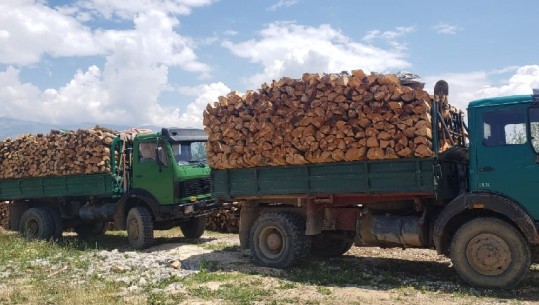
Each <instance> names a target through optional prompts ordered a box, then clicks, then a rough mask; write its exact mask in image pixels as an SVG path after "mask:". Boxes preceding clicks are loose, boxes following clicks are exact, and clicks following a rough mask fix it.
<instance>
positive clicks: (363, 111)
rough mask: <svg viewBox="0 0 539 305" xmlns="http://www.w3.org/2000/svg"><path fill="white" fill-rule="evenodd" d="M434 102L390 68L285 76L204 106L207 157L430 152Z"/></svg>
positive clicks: (222, 162) (232, 163)
mask: <svg viewBox="0 0 539 305" xmlns="http://www.w3.org/2000/svg"><path fill="white" fill-rule="evenodd" d="M432 103H433V101H432V98H431V97H430V96H429V94H428V93H427V92H426V91H424V90H422V89H420V88H417V87H416V88H412V87H409V86H403V85H401V84H400V82H399V79H398V78H397V77H396V76H395V75H391V74H387V75H384V74H375V73H372V74H370V75H366V74H365V73H364V72H363V71H362V70H355V71H352V75H347V74H326V75H320V74H304V75H303V77H302V79H292V78H287V77H284V78H282V79H280V80H278V81H273V83H271V84H269V85H268V84H263V85H262V87H261V88H260V89H259V90H258V91H248V92H247V93H246V94H245V95H241V94H239V93H237V92H232V93H230V94H228V95H227V96H221V97H219V101H218V102H215V103H213V104H209V105H208V106H207V107H206V110H205V111H204V126H205V130H206V132H207V133H208V135H209V138H208V146H207V153H208V163H209V164H210V166H211V167H212V168H215V169H226V168H245V167H255V166H279V165H289V164H306V163H325V162H337V161H355V160H365V159H369V160H378V159H395V158H406V157H431V156H433V147H432V134H433V132H432V119H431V106H432ZM440 128H441V127H440ZM447 142H448V141H442V142H441V143H440V144H441V147H440V148H446V147H447V144H448V143H447Z"/></svg>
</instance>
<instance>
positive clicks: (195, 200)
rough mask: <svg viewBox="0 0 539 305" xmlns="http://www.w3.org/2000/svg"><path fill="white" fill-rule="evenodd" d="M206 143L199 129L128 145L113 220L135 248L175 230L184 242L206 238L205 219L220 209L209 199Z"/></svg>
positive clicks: (142, 137)
mask: <svg viewBox="0 0 539 305" xmlns="http://www.w3.org/2000/svg"><path fill="white" fill-rule="evenodd" d="M206 139H207V135H206V134H205V133H204V131H203V130H200V129H182V128H163V129H162V130H161V132H157V133H142V134H137V135H136V136H135V137H134V138H133V140H132V141H131V142H130V146H131V147H130V148H129V151H130V153H129V154H128V155H129V156H128V159H130V160H129V161H126V162H128V163H129V162H130V163H131V166H130V167H129V171H130V172H129V173H127V174H126V175H125V176H126V179H127V183H125V185H126V188H125V189H124V194H122V197H121V198H120V200H119V201H118V204H117V205H116V212H115V217H114V218H115V226H116V227H118V228H125V229H126V230H127V232H128V238H129V240H130V243H131V245H132V246H133V247H135V248H145V247H148V246H149V245H150V244H151V241H152V240H153V230H154V229H157V230H167V229H170V228H172V227H174V226H177V225H179V226H180V228H181V230H182V233H183V234H184V236H186V237H188V238H198V237H200V236H201V235H202V234H203V233H204V229H205V225H206V218H205V216H204V215H205V214H207V213H208V211H210V210H211V209H213V208H215V207H217V206H218V204H217V203H216V202H215V200H213V199H212V198H211V190H210V179H209V175H210V168H209V167H208V165H207V164H206V148H205V142H206ZM150 227H151V230H150Z"/></svg>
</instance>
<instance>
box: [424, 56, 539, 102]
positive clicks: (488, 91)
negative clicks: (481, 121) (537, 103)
mask: <svg viewBox="0 0 539 305" xmlns="http://www.w3.org/2000/svg"><path fill="white" fill-rule="evenodd" d="M501 70H507V69H501ZM498 71H499V70H496V71H493V72H494V73H490V72H489V73H487V72H469V73H452V74H443V75H437V76H429V77H425V80H426V82H427V90H428V91H429V92H432V88H433V87H434V83H435V82H436V81H438V80H440V79H444V80H446V81H447V82H448V83H449V102H450V103H451V104H453V105H455V106H458V107H459V108H460V109H462V110H465V109H466V107H467V106H468V103H469V102H470V101H473V100H476V99H481V98H488V97H496V96H504V95H514V94H531V93H532V89H533V88H539V65H527V66H522V67H520V68H518V69H517V70H516V71H515V72H514V74H513V75H511V76H510V77H509V78H508V79H505V80H504V81H503V82H502V83H498V84H495V81H494V80H492V79H491V76H493V75H496V74H497V72H498Z"/></svg>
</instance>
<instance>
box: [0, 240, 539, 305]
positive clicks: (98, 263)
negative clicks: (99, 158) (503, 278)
mask: <svg viewBox="0 0 539 305" xmlns="http://www.w3.org/2000/svg"><path fill="white" fill-rule="evenodd" d="M174 234H177V233H176V232H174ZM176 236H178V235H176ZM67 238H71V237H69V236H68V237H67ZM111 238H112V239H115V238H118V236H109V235H107V236H105V237H103V238H102V239H101V240H97V241H96V242H97V243H98V244H99V243H110V241H107V239H111ZM118 240H122V239H118ZM114 243H115V240H113V241H112V244H114ZM103 248H105V249H106V250H94V251H88V252H85V253H83V257H82V259H81V258H79V260H82V261H84V262H85V263H86V264H87V265H85V268H80V269H77V268H76V267H74V266H76V264H75V263H74V262H71V261H70V259H71V258H69V257H65V258H62V259H56V258H54V259H37V260H35V261H34V262H32V264H34V266H41V267H46V268H47V270H50V273H49V275H48V276H49V277H52V276H55V275H56V274H64V275H65V274H68V279H69V278H71V279H72V280H73V281H77V282H78V283H79V284H81V283H82V284H84V281H85V279H88V278H90V277H93V278H99V279H104V280H107V281H113V282H116V283H118V284H119V287H121V289H120V291H118V293H119V294H120V295H122V297H123V299H124V300H125V302H129V303H134V304H136V303H139V304H140V303H150V302H148V301H144V300H145V299H144V298H142V300H143V301H141V296H144V295H145V294H146V295H147V294H148V293H149V292H148V291H150V293H152V294H156V293H157V294H162V295H164V296H165V299H167V298H168V297H167V296H174V295H176V296H177V295H182V298H181V299H177V300H178V301H174V302H171V303H167V302H165V303H163V304H216V303H218V304H221V303H225V304H235V303H237V301H235V300H232V301H231V300H229V299H226V296H225V299H222V296H218V297H217V298H215V297H214V298H210V299H208V297H207V296H205V295H203V294H201V293H200V290H201V289H202V290H203V291H204V292H205V294H208V293H209V294H211V293H217V292H220V291H222V290H223V289H225V288H226V289H228V288H230V287H232V288H234V289H239V290H241V289H247V290H252V291H258V290H263V291H265V293H267V295H266V294H264V295H263V296H259V297H258V299H257V298H256V297H255V298H254V299H253V300H254V301H253V302H251V301H248V302H247V303H248V304H250V303H256V304H267V303H276V304H294V303H301V304H395V303H399V304H414V305H417V304H429V305H433V304H539V285H538V284H539V266H538V265H533V266H532V270H531V271H530V273H529V275H528V277H527V278H526V279H525V280H524V281H523V282H522V284H521V285H520V286H519V287H517V288H515V289H513V290H507V291H492V290H483V289H476V288H472V287H469V286H467V285H466V284H464V283H463V282H462V281H461V280H460V279H459V277H458V276H457V275H456V273H455V271H454V270H453V269H452V268H451V264H450V261H449V260H448V259H447V258H445V257H443V256H439V255H437V254H436V252H435V251H434V250H425V249H407V250H401V249H380V248H356V247H353V248H352V249H351V250H350V251H348V252H347V253H346V254H345V255H344V256H342V257H340V258H334V259H329V260H321V259H316V258H310V259H308V260H307V261H306V262H303V263H301V264H300V265H299V266H298V267H294V268H291V269H288V270H280V269H273V268H265V267H259V266H256V265H254V264H252V262H251V260H250V257H249V255H250V254H249V251H248V250H247V251H242V250H241V249H240V248H239V241H238V236H237V235H235V234H220V233H214V232H207V233H206V234H205V235H204V236H203V237H202V238H201V239H199V240H189V239H185V238H181V237H174V238H167V237H164V238H158V240H157V245H156V246H154V247H152V248H150V249H147V250H145V251H133V250H132V249H130V248H129V247H128V246H127V244H126V243H125V244H119V245H117V246H113V245H110V246H109V245H107V246H106V247H102V249H103ZM8 265H9V263H8ZM30 267H32V266H30ZM10 270H12V269H10V268H9V266H3V267H2V268H0V271H2V272H0V290H1V289H2V288H5V287H3V285H2V279H3V278H9V277H10V272H14V271H10ZM200 270H209V273H212V274H218V275H219V277H218V278H219V280H207V281H203V282H200V283H197V284H196V285H194V286H193V285H191V286H186V284H185V283H184V282H182V281H181V279H188V278H190V277H192V276H193V275H195V274H197V273H199V272H200ZM205 272H208V271H205ZM163 283H166V284H165V285H163ZM193 291H196V292H197V293H193ZM249 300H250V299H249ZM243 303H245V302H243ZM159 304H161V303H159Z"/></svg>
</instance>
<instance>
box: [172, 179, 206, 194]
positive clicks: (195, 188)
mask: <svg viewBox="0 0 539 305" xmlns="http://www.w3.org/2000/svg"><path fill="white" fill-rule="evenodd" d="M210 192H211V187H210V178H209V177H208V178H199V179H191V180H187V181H184V182H181V183H180V194H181V195H180V197H190V196H197V195H203V194H209V193H210Z"/></svg>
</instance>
